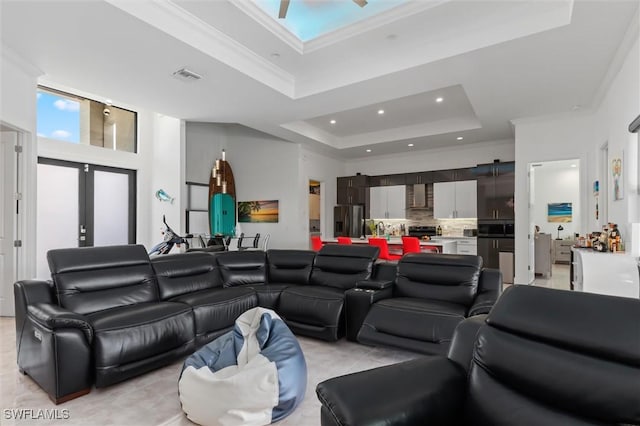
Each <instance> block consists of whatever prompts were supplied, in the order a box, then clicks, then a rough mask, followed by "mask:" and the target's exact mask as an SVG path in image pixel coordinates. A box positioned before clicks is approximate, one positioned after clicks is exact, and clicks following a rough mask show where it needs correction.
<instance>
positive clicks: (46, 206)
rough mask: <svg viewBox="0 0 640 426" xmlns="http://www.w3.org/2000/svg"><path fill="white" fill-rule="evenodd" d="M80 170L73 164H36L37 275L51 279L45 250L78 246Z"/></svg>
mask: <svg viewBox="0 0 640 426" xmlns="http://www.w3.org/2000/svg"><path fill="white" fill-rule="evenodd" d="M81 173H82V172H81V170H80V168H78V167H77V166H73V165H72V166H70V167H66V166H60V165H53V164H42V163H41V164H38V179H37V185H38V197H37V199H38V200H37V213H36V218H37V219H36V220H37V228H36V229H37V232H36V235H37V237H36V264H37V269H36V272H37V278H41V279H50V278H51V273H50V272H49V265H48V263H47V251H49V250H50V249H53V248H63V247H78V245H79V244H78V242H79V237H80V236H79V230H80V228H79V223H80V206H79V200H80V177H81V175H80V174H81Z"/></svg>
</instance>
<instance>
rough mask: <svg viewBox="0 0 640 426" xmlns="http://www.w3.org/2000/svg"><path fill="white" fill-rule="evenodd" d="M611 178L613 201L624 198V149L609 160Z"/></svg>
mask: <svg viewBox="0 0 640 426" xmlns="http://www.w3.org/2000/svg"><path fill="white" fill-rule="evenodd" d="M611 179H612V183H613V201H618V200H622V199H624V151H623V152H622V154H621V155H620V156H618V157H614V158H613V159H612V160H611Z"/></svg>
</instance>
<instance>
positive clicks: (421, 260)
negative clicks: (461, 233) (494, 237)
mask: <svg viewBox="0 0 640 426" xmlns="http://www.w3.org/2000/svg"><path fill="white" fill-rule="evenodd" d="M405 263H415V264H420V265H434V266H470V267H472V268H476V269H480V268H482V257H480V256H472V255H466V254H435V253H408V254H405V255H404V256H402V259H400V260H399V261H398V264H405Z"/></svg>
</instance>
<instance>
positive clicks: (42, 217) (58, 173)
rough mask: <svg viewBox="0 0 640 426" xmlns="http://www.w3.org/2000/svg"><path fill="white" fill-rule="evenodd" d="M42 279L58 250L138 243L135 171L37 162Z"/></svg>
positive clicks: (70, 163) (45, 159)
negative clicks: (49, 255)
mask: <svg viewBox="0 0 640 426" xmlns="http://www.w3.org/2000/svg"><path fill="white" fill-rule="evenodd" d="M37 185H38V197H37V199H38V201H37V253H36V262H37V276H38V278H49V277H50V273H49V266H48V264H47V259H46V254H47V251H48V250H51V249H53V248H64V247H86V246H105V245H115V244H133V243H135V239H136V234H135V218H136V211H135V206H136V195H135V188H136V174H135V171H134V170H126V169H118V168H114V167H105V166H97V165H93V164H84V163H74V162H70V161H61V160H51V159H47V158H39V159H38V180H37Z"/></svg>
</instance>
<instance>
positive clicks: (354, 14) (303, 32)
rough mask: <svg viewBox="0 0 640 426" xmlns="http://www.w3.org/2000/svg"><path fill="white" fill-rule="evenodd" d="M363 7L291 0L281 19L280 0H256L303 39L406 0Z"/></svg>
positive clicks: (374, 0) (347, 0)
mask: <svg viewBox="0 0 640 426" xmlns="http://www.w3.org/2000/svg"><path fill="white" fill-rule="evenodd" d="M368 1H369V4H367V5H366V6H365V7H363V8H361V7H360V6H358V5H357V4H355V3H354V2H353V1H351V0H291V1H290V3H289V10H288V11H287V17H286V19H278V10H279V9H280V0H255V2H256V4H257V5H258V6H260V7H261V8H262V9H263V10H265V11H266V12H267V13H268V14H269V15H270V16H272V17H273V18H274V19H276V20H277V21H278V22H279V23H280V24H281V25H284V27H285V28H287V29H288V30H289V31H291V32H292V33H293V34H295V35H296V36H297V37H298V38H299V39H300V40H302V41H309V40H312V39H314V38H316V37H318V36H321V35H323V34H326V33H329V32H331V31H334V30H337V29H339V28H342V27H346V26H348V25H350V24H353V23H355V22H358V21H361V20H363V19H365V18H369V17H371V16H373V15H377V14H378V13H381V12H384V11H386V10H389V9H391V8H393V7H396V6H398V5H400V4H402V3H406V0H368Z"/></svg>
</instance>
